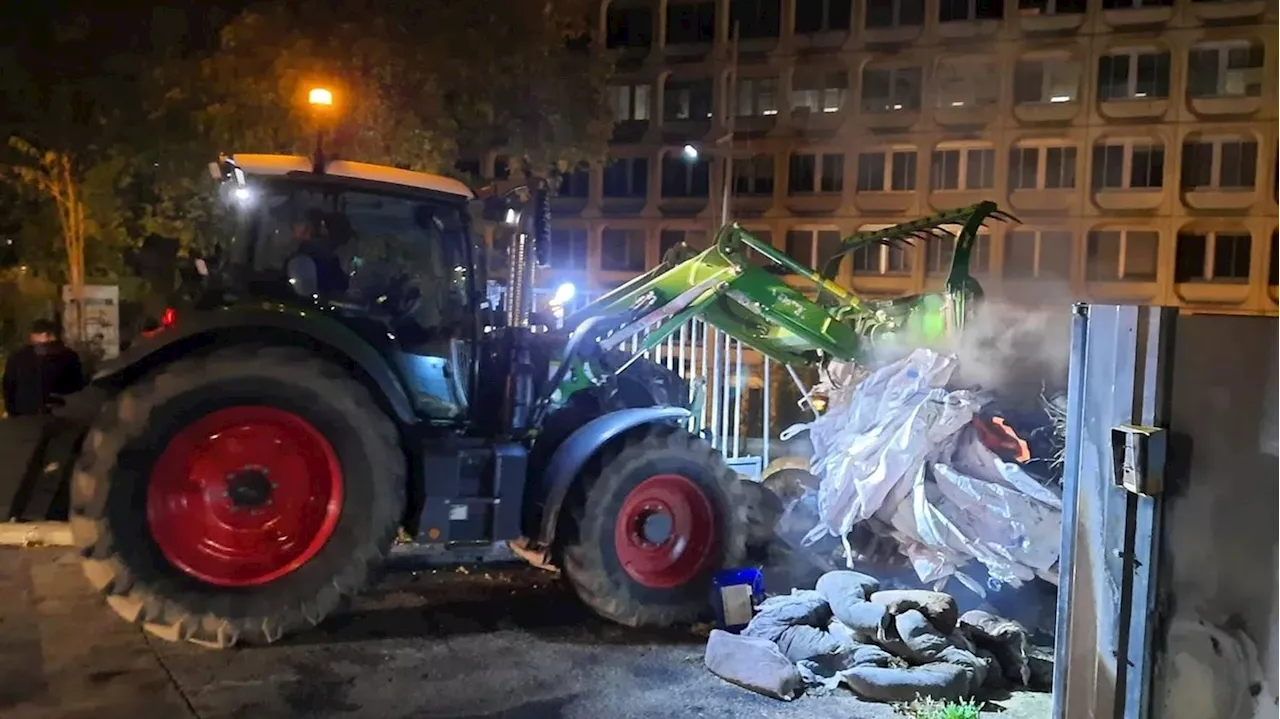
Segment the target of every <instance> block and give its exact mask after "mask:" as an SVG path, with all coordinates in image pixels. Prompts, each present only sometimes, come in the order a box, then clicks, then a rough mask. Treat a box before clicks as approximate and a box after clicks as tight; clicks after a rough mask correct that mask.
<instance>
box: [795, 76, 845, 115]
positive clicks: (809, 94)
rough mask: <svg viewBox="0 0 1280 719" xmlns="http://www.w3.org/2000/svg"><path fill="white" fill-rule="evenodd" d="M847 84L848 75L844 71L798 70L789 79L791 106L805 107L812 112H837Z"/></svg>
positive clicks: (841, 103)
mask: <svg viewBox="0 0 1280 719" xmlns="http://www.w3.org/2000/svg"><path fill="white" fill-rule="evenodd" d="M848 85H849V76H848V74H847V73H844V72H829V73H823V74H816V73H799V72H798V73H796V76H795V77H793V78H792V80H791V107H792V109H799V108H807V109H808V110H809V112H812V113H818V112H826V113H830V112H839V111H840V108H841V107H843V106H844V95H845V91H846V89H847V88H848Z"/></svg>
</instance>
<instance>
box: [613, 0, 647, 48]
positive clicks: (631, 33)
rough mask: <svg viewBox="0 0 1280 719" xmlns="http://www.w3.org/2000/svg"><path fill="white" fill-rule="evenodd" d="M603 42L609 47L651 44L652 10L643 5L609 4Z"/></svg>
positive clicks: (645, 45)
mask: <svg viewBox="0 0 1280 719" xmlns="http://www.w3.org/2000/svg"><path fill="white" fill-rule="evenodd" d="M606 25H607V29H606V31H605V44H606V45H607V46H608V47H610V48H625V47H649V46H650V45H652V44H653V10H652V9H651V8H649V7H646V6H644V5H639V6H636V5H632V6H629V7H628V6H623V7H618V6H617V4H616V3H615V4H612V5H610V6H609V15H608V19H607V20H606Z"/></svg>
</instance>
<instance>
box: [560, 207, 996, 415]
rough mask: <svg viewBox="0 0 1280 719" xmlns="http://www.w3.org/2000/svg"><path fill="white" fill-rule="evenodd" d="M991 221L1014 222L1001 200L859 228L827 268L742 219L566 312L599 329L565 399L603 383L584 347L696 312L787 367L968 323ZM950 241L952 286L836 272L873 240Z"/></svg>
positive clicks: (571, 375)
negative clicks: (909, 290)
mask: <svg viewBox="0 0 1280 719" xmlns="http://www.w3.org/2000/svg"><path fill="white" fill-rule="evenodd" d="M988 218H991V219H995V220H998V221H1007V220H1008V221H1016V220H1014V218H1013V217H1012V216H1010V215H1008V214H1006V213H1004V212H1002V211H1001V210H1000V209H999V208H998V207H997V206H996V203H994V202H980V203H977V204H975V205H971V206H969V207H962V208H958V209H955V210H947V211H944V212H939V213H937V214H934V215H930V216H929V217H925V218H922V219H919V220H913V221H911V222H905V223H902V224H899V225H894V226H892V227H888V228H885V229H882V230H876V231H873V232H859V233H855V234H853V235H850V236H849V237H847V238H845V240H844V241H843V247H842V249H841V251H840V252H839V253H837V254H836V256H835V257H833V258H831V259H829V260H828V262H827V264H826V266H824V270H826V271H824V272H819V271H817V270H815V269H813V268H810V267H806V266H804V265H802V264H800V263H799V262H797V261H796V260H795V259H794V258H792V257H790V256H789V255H787V254H786V253H784V252H781V251H779V250H778V249H776V248H775V247H773V246H772V245H771V244H769V243H767V242H764V241H762V240H760V239H759V238H757V237H755V236H754V235H752V234H751V233H750V232H748V231H746V230H744V229H743V228H742V227H740V226H738V225H737V224H730V225H726V226H724V227H722V228H720V230H719V231H718V232H717V233H716V237H715V242H714V243H713V244H712V246H711V247H710V248H708V249H706V250H703V251H701V252H696V251H694V250H692V249H690V248H688V247H686V246H684V245H677V246H676V247H674V248H672V250H671V251H670V252H668V253H667V256H666V257H664V258H663V262H662V263H661V264H660V265H659V266H658V267H655V268H653V269H652V270H650V271H649V272H646V273H645V274H643V275H641V276H639V277H637V278H635V279H634V280H631V281H630V282H627V283H626V284H624V285H622V286H621V287H619V288H617V289H615V290H613V291H611V292H609V293H607V294H606V295H604V296H603V297H600V298H599V299H597V300H596V301H594V302H592V303H591V304H589V305H587V306H586V307H583V308H582V309H580V310H578V311H577V312H575V313H573V314H571V315H569V316H568V317H566V318H565V328H566V329H569V330H572V331H574V332H576V333H578V334H582V333H589V334H591V335H592V336H591V337H590V338H587V337H581V336H580V337H578V338H577V339H576V341H574V342H571V343H570V345H569V346H570V347H572V348H574V351H573V352H571V353H570V354H575V355H578V356H573V357H570V356H566V357H564V358H563V360H562V361H563V362H564V363H565V364H566V365H568V367H567V368H566V371H565V372H562V373H559V374H558V381H556V382H554V383H553V384H554V385H556V386H558V388H559V389H560V392H561V396H568V394H570V393H571V390H572V389H574V388H578V387H581V386H585V385H586V384H589V383H591V382H592V381H593V378H592V375H593V371H592V366H591V365H592V361H591V358H590V350H584V351H583V352H581V353H579V352H578V350H579V348H592V347H594V348H598V349H600V350H605V351H608V350H613V349H617V348H619V347H621V346H622V345H623V343H624V342H626V341H628V340H630V339H631V338H632V337H635V336H637V335H643V339H642V340H640V342H639V347H638V351H637V352H636V353H635V356H636V357H638V356H640V355H642V354H643V353H644V352H646V351H648V350H650V349H652V348H653V347H655V346H657V345H658V344H659V343H661V342H662V341H663V340H665V339H666V338H667V337H669V336H670V335H671V333H673V332H675V331H676V330H678V329H679V328H680V327H681V326H683V325H684V324H685V323H686V322H688V321H689V320H690V319H693V318H697V319H701V320H703V321H704V322H706V323H708V324H710V325H712V326H713V327H715V328H717V329H719V330H720V331H722V332H725V333H727V334H728V335H730V336H732V337H733V338H735V339H737V340H739V341H741V342H742V343H743V344H745V345H747V346H749V347H751V348H752V349H755V350H756V351H758V352H760V353H761V354H763V355H765V356H766V357H768V358H770V359H772V360H774V361H777V362H781V363H783V364H787V365H808V364H815V363H817V362H819V361H822V360H823V359H837V360H842V361H846V362H859V363H866V362H867V361H868V360H869V358H870V355H869V352H870V349H871V348H872V346H873V345H874V344H875V343H876V342H877V341H878V340H880V339H882V338H884V337H885V336H887V335H893V334H897V333H900V332H908V333H911V332H914V333H918V334H920V335H922V336H936V335H938V334H948V333H953V332H956V331H959V329H960V328H961V326H962V325H963V321H964V317H965V316H966V314H967V311H966V305H967V302H968V300H969V299H976V298H978V297H981V287H980V286H979V285H978V283H977V281H976V280H974V279H973V277H972V276H971V275H970V273H969V260H970V256H971V253H972V251H973V244H974V242H975V241H976V239H977V235H978V232H979V230H980V229H981V228H982V227H983V226H984V225H985V223H986V221H987V219H988ZM956 225H959V226H960V227H959V230H958V231H956V232H952V231H950V230H948V229H947V227H949V226H950V227H954V226H956ZM951 239H954V241H955V249H954V251H953V253H952V260H951V268H950V271H949V273H948V275H947V282H946V290H945V291H944V292H942V293H934V294H925V295H917V296H913V297H906V298H901V299H896V300H888V301H885V300H866V299H864V298H861V297H859V296H858V295H857V294H855V293H854V292H852V291H851V290H848V289H846V288H844V287H841V286H840V285H839V284H838V283H836V282H835V280H834V279H833V275H834V274H835V273H834V272H833V271H832V270H831V268H832V267H838V266H839V262H840V258H842V257H843V256H844V255H845V254H848V253H850V252H854V251H857V250H858V249H861V248H864V247H866V246H868V245H871V244H882V245H912V244H914V243H915V242H916V241H924V242H929V241H942V240H951ZM762 265H763V266H762ZM765 266H777V267H780V268H782V269H783V270H784V271H785V272H786V274H788V275H790V276H791V278H792V280H793V281H790V282H788V281H784V280H783V279H781V278H780V277H778V276H777V275H776V274H775V273H774V272H770V271H768V270H766V269H765ZM807 285H812V287H811V288H807V287H806V286H807ZM805 289H809V290H810V291H809V292H805V291H804V290H805ZM587 320H591V321H590V322H588V321H587ZM633 359H634V358H633ZM624 368H625V366H624ZM616 371H619V372H620V371H621V370H616Z"/></svg>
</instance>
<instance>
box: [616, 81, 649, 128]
mask: <svg viewBox="0 0 1280 719" xmlns="http://www.w3.org/2000/svg"><path fill="white" fill-rule="evenodd" d="M609 104H610V106H611V107H612V109H613V121H614V122H628V121H633V120H634V121H645V120H648V119H649V86H648V85H615V86H613V87H611V88H609Z"/></svg>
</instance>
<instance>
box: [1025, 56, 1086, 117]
mask: <svg viewBox="0 0 1280 719" xmlns="http://www.w3.org/2000/svg"><path fill="white" fill-rule="evenodd" d="M1080 68H1081V65H1080V63H1079V62H1076V61H1075V60H1072V59H1071V58H1069V57H1046V58H1030V59H1024V60H1019V61H1018V64H1017V66H1016V67H1015V68H1014V71H1013V101H1014V102H1015V103H1017V104H1019V105H1034V104H1041V103H1045V104H1057V103H1062V102H1075V101H1076V98H1077V97H1078V96H1079V93H1080Z"/></svg>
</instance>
